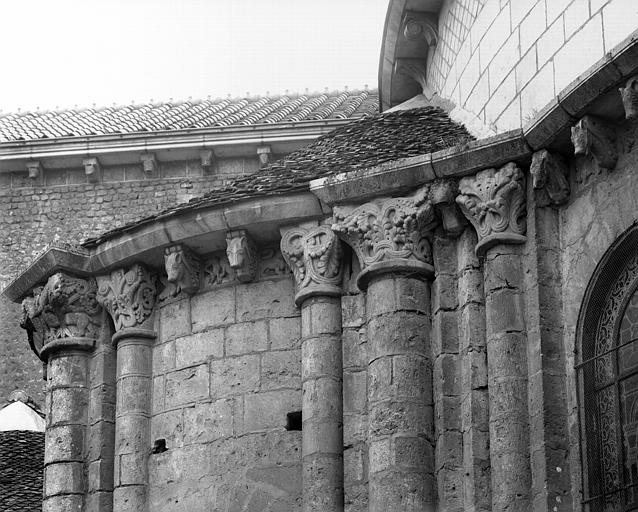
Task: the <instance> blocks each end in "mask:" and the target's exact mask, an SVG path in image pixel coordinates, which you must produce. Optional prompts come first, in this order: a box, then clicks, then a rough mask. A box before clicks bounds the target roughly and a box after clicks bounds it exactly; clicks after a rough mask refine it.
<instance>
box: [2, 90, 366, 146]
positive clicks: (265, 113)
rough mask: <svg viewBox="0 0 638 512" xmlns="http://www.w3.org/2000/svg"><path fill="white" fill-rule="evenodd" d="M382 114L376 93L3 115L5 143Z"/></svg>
mask: <svg viewBox="0 0 638 512" xmlns="http://www.w3.org/2000/svg"><path fill="white" fill-rule="evenodd" d="M378 110H379V97H378V94H377V92H376V91H367V90H366V91H340V92H332V93H324V94H302V95H290V96H287V95H286V96H273V97H252V98H234V99H215V100H201V101H184V102H175V103H153V104H143V105H129V106H121V107H105V108H100V109H92V108H88V109H80V110H65V111H50V112H23V113H13V114H7V115H0V143H2V142H12V141H19V140H38V139H51V138H60V137H76V136H89V135H107V134H118V133H136V132H157V131H166V130H168V131H170V130H181V129H188V128H209V127H222V126H247V125H266V124H276V123H290V122H299V121H321V120H326V119H356V118H359V117H361V116H364V115H368V114H374V113H376V112H378Z"/></svg>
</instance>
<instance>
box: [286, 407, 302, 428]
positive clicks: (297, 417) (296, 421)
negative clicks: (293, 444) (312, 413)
mask: <svg viewBox="0 0 638 512" xmlns="http://www.w3.org/2000/svg"><path fill="white" fill-rule="evenodd" d="M301 423H302V416H301V411H295V412H289V413H288V414H286V430H301Z"/></svg>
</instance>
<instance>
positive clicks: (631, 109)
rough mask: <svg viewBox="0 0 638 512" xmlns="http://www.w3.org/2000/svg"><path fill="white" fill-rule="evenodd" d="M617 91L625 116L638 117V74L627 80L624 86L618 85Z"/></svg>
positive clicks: (628, 117)
mask: <svg viewBox="0 0 638 512" xmlns="http://www.w3.org/2000/svg"><path fill="white" fill-rule="evenodd" d="M619 91H620V97H621V98H622V104H623V107H624V108H625V118H626V119H636V118H637V117H638V75H636V76H632V77H631V78H630V79H629V80H627V83H626V84H625V87H620V88H619Z"/></svg>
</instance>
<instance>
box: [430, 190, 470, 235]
mask: <svg viewBox="0 0 638 512" xmlns="http://www.w3.org/2000/svg"><path fill="white" fill-rule="evenodd" d="M458 193H459V185H458V183H457V182H456V181H453V180H438V181H434V182H432V183H431V184H430V193H429V197H430V201H431V202H432V204H433V205H434V207H435V208H436V210H437V212H438V214H439V216H440V218H441V223H442V224H443V229H444V230H445V232H446V233H448V234H450V235H452V236H457V235H459V234H461V233H462V232H463V230H464V229H465V226H466V224H467V223H466V222H465V217H463V215H462V214H461V212H460V211H459V208H458V206H457V205H456V196H457V194H458Z"/></svg>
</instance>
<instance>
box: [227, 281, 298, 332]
mask: <svg viewBox="0 0 638 512" xmlns="http://www.w3.org/2000/svg"><path fill="white" fill-rule="evenodd" d="M294 297H295V290H294V285H293V282H292V279H286V280H281V281H260V282H258V283H250V284H245V285H240V286H237V321H238V322H248V321H251V320H258V319H261V318H273V317H291V316H297V315H298V314H299V311H298V310H297V309H296V306H295V303H294Z"/></svg>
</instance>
